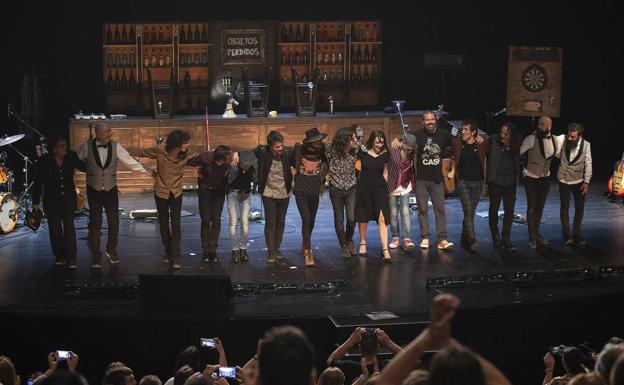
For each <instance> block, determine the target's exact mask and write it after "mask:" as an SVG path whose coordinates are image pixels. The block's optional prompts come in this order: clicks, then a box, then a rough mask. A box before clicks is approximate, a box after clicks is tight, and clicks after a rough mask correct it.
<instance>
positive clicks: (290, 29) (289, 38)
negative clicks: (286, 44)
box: [288, 23, 295, 41]
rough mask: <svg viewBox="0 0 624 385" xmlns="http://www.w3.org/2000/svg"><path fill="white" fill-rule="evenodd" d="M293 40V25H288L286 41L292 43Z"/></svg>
mask: <svg viewBox="0 0 624 385" xmlns="http://www.w3.org/2000/svg"><path fill="white" fill-rule="evenodd" d="M294 39H295V31H294V30H293V25H292V23H291V24H288V41H293V40H294Z"/></svg>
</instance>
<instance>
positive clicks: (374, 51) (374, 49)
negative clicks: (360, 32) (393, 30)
mask: <svg viewBox="0 0 624 385" xmlns="http://www.w3.org/2000/svg"><path fill="white" fill-rule="evenodd" d="M371 61H372V62H373V63H375V62H376V61H377V46H376V45H373V50H372V52H371Z"/></svg>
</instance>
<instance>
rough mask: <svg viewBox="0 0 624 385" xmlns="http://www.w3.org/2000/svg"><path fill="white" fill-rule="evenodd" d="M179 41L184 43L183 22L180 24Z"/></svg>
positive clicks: (184, 30) (184, 29)
mask: <svg viewBox="0 0 624 385" xmlns="http://www.w3.org/2000/svg"><path fill="white" fill-rule="evenodd" d="M180 43H186V28H184V24H180Z"/></svg>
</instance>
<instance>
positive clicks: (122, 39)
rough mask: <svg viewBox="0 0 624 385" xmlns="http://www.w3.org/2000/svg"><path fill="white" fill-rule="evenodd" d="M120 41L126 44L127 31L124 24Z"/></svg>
mask: <svg viewBox="0 0 624 385" xmlns="http://www.w3.org/2000/svg"><path fill="white" fill-rule="evenodd" d="M121 43H122V44H127V43H128V31H127V30H126V25H125V24H124V26H123V29H122V31H121Z"/></svg>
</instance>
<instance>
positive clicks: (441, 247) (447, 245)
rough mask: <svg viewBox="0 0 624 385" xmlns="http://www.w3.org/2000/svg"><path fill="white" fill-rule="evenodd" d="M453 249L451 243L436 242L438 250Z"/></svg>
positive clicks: (444, 240)
mask: <svg viewBox="0 0 624 385" xmlns="http://www.w3.org/2000/svg"><path fill="white" fill-rule="evenodd" d="M452 247H453V242H449V241H447V240H446V239H443V240H441V241H440V242H438V249H439V250H447V249H450V248H452Z"/></svg>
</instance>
